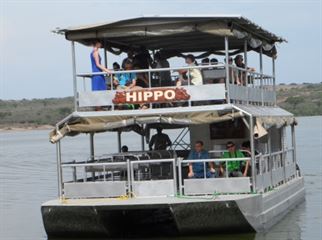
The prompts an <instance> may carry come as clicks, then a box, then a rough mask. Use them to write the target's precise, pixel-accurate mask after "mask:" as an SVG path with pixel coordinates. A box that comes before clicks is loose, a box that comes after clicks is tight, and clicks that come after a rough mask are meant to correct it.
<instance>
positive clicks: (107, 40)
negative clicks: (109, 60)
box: [54, 15, 286, 57]
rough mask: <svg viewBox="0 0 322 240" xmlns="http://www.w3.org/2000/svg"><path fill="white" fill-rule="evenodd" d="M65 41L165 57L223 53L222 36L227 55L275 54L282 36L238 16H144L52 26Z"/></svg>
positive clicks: (116, 50)
mask: <svg viewBox="0 0 322 240" xmlns="http://www.w3.org/2000/svg"><path fill="white" fill-rule="evenodd" d="M54 32H56V33H60V34H64V35H65V37H66V39H67V40H70V41H76V42H79V43H82V44H84V45H87V46H89V45H91V44H92V43H93V42H94V41H95V40H100V41H102V42H103V44H104V47H105V48H106V49H107V50H109V51H111V52H113V53H115V54H119V53H121V52H127V51H129V50H135V49H138V50H140V49H141V50H142V49H147V50H161V51H162V52H163V53H164V55H165V56H167V57H172V56H177V55H178V53H185V52H210V53H214V54H223V53H222V52H221V51H223V50H224V49H225V43H224V40H223V38H224V37H225V36H227V37H229V49H230V50H235V51H234V52H231V54H236V53H238V52H242V51H244V43H245V40H247V43H248V47H247V50H248V51H250V50H255V51H259V49H260V47H262V49H263V53H264V54H266V55H268V56H276V48H275V43H280V42H283V41H286V40H285V39H283V38H281V37H279V36H277V35H275V34H273V33H271V32H269V31H267V30H264V29H263V28H261V27H260V26H258V25H256V24H255V23H253V22H251V21H250V20H248V19H247V18H244V17H242V16H239V15H212V16H144V17H138V18H132V19H126V20H120V21H115V22H109V23H102V24H94V25H87V26H79V27H71V28H64V29H59V28H58V29H56V30H55V31H54Z"/></svg>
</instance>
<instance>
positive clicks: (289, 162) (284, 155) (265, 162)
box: [255, 148, 296, 192]
mask: <svg viewBox="0 0 322 240" xmlns="http://www.w3.org/2000/svg"><path fill="white" fill-rule="evenodd" d="M293 151H294V149H293V148H290V149H285V150H284V151H277V152H274V153H271V154H264V155H258V156H256V163H257V164H258V169H257V174H256V176H255V178H256V190H257V191H260V192H264V191H268V190H269V189H271V188H274V187H276V186H278V185H280V184H282V183H286V182H287V181H289V180H291V179H293V178H295V177H296V163H295V160H294V159H293V158H291V159H289V157H290V156H293ZM290 153H291V154H290Z"/></svg>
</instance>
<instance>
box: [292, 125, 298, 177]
mask: <svg viewBox="0 0 322 240" xmlns="http://www.w3.org/2000/svg"><path fill="white" fill-rule="evenodd" d="M291 134H292V153H293V155H292V156H293V163H294V164H295V171H296V164H297V161H296V140H295V124H294V123H293V124H292V125H291Z"/></svg>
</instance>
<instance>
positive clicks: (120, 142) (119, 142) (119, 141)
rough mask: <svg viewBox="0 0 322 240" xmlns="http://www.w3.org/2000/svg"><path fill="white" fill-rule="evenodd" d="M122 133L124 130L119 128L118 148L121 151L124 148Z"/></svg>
mask: <svg viewBox="0 0 322 240" xmlns="http://www.w3.org/2000/svg"><path fill="white" fill-rule="evenodd" d="M121 134H122V132H121V131H120V130H119V131H117V146H118V149H119V152H121V150H122V146H121V145H122V139H121Z"/></svg>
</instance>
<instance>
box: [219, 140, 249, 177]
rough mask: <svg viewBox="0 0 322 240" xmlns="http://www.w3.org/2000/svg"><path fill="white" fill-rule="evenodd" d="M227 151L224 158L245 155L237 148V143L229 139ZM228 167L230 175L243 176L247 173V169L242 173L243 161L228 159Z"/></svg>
mask: <svg viewBox="0 0 322 240" xmlns="http://www.w3.org/2000/svg"><path fill="white" fill-rule="evenodd" d="M226 148H227V151H226V152H224V154H223V158H229V159H232V158H244V157H245V155H244V154H243V153H242V152H241V151H240V150H237V149H236V145H235V143H233V142H231V141H229V142H227V144H226ZM227 169H228V175H229V177H243V176H246V175H247V169H245V171H244V172H243V173H242V161H228V162H227Z"/></svg>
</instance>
